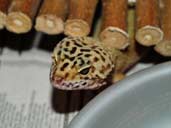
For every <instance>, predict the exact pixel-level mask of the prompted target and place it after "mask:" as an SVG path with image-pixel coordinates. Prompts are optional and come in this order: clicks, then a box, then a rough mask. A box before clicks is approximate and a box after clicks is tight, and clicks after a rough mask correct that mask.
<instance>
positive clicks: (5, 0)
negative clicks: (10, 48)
mask: <svg viewBox="0 0 171 128" xmlns="http://www.w3.org/2000/svg"><path fill="white" fill-rule="evenodd" d="M10 2H11V0H0V29H3V28H4V26H5V23H6V16H7V11H8V7H9V5H10Z"/></svg>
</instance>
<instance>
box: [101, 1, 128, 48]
mask: <svg viewBox="0 0 171 128" xmlns="http://www.w3.org/2000/svg"><path fill="white" fill-rule="evenodd" d="M127 4H128V3H127V0H102V5H103V20H102V31H101V33H100V39H101V40H102V41H103V42H105V43H107V44H112V45H113V47H114V48H116V49H125V48H126V47H127V46H128V45H129V37H128V33H127Z"/></svg>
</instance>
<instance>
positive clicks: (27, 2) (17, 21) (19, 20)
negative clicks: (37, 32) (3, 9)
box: [6, 0, 41, 34]
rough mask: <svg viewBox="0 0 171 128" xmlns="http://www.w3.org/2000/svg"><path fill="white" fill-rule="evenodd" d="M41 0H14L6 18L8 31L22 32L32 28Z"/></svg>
mask: <svg viewBox="0 0 171 128" xmlns="http://www.w3.org/2000/svg"><path fill="white" fill-rule="evenodd" d="M40 2H41V0H13V1H12V3H11V5H10V7H9V10H8V16H7V19H6V28H7V30H8V31H11V32H14V33H17V34H20V33H26V32H28V31H30V30H31V28H32V24H33V20H34V18H35V15H36V13H37V10H38V7H39V5H40Z"/></svg>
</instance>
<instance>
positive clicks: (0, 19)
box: [0, 11, 6, 29]
mask: <svg viewBox="0 0 171 128" xmlns="http://www.w3.org/2000/svg"><path fill="white" fill-rule="evenodd" d="M5 22H6V14H4V13H3V12H1V11H0V29H3V28H4V26H5Z"/></svg>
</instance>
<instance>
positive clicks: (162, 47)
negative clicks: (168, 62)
mask: <svg viewBox="0 0 171 128" xmlns="http://www.w3.org/2000/svg"><path fill="white" fill-rule="evenodd" d="M154 49H155V51H157V52H158V53H159V54H160V55H163V56H166V57H170V56H171V40H165V41H161V42H160V43H158V44H157V45H156V46H155V47H154Z"/></svg>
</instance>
